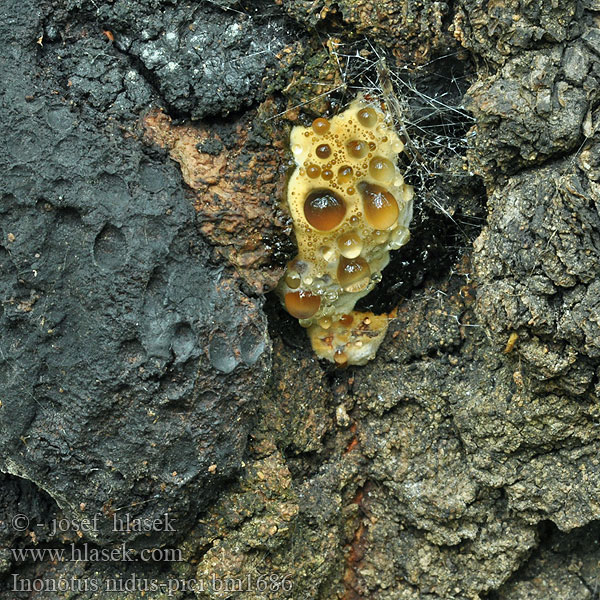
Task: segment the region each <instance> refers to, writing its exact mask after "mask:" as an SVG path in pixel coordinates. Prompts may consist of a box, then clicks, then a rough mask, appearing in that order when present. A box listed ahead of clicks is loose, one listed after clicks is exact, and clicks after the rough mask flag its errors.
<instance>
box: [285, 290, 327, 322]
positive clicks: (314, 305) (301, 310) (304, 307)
mask: <svg viewBox="0 0 600 600" xmlns="http://www.w3.org/2000/svg"><path fill="white" fill-rule="evenodd" d="M284 302H285V308H286V310H287V311H288V312H289V313H290V315H292V317H296V319H310V317H312V316H313V315H314V314H315V313H316V312H317V311H318V310H319V307H320V306H321V297H320V296H317V295H315V294H311V293H310V292H305V291H303V290H300V291H298V292H288V293H287V294H286V295H285V297H284Z"/></svg>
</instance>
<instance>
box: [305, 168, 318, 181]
mask: <svg viewBox="0 0 600 600" xmlns="http://www.w3.org/2000/svg"><path fill="white" fill-rule="evenodd" d="M306 174H307V175H308V176H309V177H310V178H311V179H316V178H317V177H318V176H319V175H320V174H321V167H319V166H318V165H308V167H306Z"/></svg>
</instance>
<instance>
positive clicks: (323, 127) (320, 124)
mask: <svg viewBox="0 0 600 600" xmlns="http://www.w3.org/2000/svg"><path fill="white" fill-rule="evenodd" d="M329 127H330V124H329V121H328V120H327V119H324V118H323V117H319V118H318V119H315V120H314V121H313V122H312V128H313V131H314V132H315V133H316V134H317V135H325V134H326V133H327V132H328V131H329Z"/></svg>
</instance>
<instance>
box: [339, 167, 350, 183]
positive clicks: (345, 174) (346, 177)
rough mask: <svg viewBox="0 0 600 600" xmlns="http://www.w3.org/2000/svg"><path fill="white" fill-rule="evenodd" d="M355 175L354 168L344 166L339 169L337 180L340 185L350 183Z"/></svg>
mask: <svg viewBox="0 0 600 600" xmlns="http://www.w3.org/2000/svg"><path fill="white" fill-rule="evenodd" d="M353 174H354V172H353V170H352V167H350V166H348V165H343V166H341V167H340V168H339V169H338V175H337V180H338V183H348V182H349V181H350V180H351V179H352V175H353Z"/></svg>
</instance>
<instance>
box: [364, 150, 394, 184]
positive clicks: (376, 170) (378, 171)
mask: <svg viewBox="0 0 600 600" xmlns="http://www.w3.org/2000/svg"><path fill="white" fill-rule="evenodd" d="M394 173H395V169H394V165H393V164H392V161H391V160H388V159H387V158H383V156H374V157H373V158H372V159H371V162H370V163H369V174H370V175H371V177H373V179H377V181H381V182H382V183H388V182H389V181H391V180H392V177H393V176H394Z"/></svg>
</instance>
